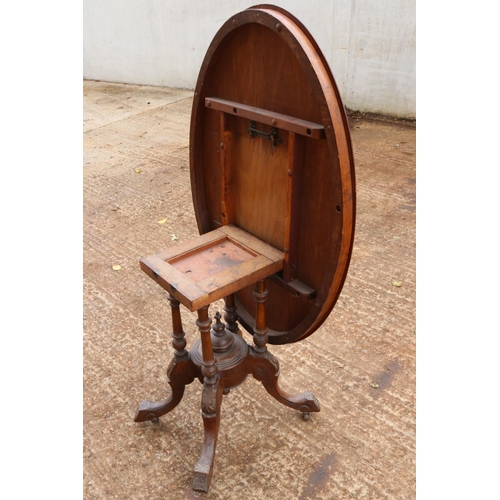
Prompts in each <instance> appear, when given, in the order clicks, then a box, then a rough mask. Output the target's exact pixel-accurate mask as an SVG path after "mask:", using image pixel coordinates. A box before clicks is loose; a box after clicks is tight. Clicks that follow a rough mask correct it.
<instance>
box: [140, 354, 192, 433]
mask: <svg viewBox="0 0 500 500" xmlns="http://www.w3.org/2000/svg"><path fill="white" fill-rule="evenodd" d="M198 371H199V370H198V369H197V368H196V366H195V365H194V363H193V362H192V361H191V359H189V357H186V359H185V360H179V359H177V358H175V357H174V358H173V359H172V361H171V362H170V365H169V367H168V370H167V376H168V379H169V381H168V383H169V385H170V387H171V388H172V392H171V393H170V395H169V397H168V398H167V399H163V400H161V401H156V402H154V401H147V400H144V401H142V402H141V404H140V405H139V408H137V410H136V412H135V417H134V422H147V421H148V420H150V421H152V422H154V423H156V422H158V419H159V418H160V417H161V416H162V415H165V414H166V413H168V412H169V411H172V410H173V409H174V408H175V407H176V406H177V405H178V404H179V403H180V401H181V399H182V396H183V395H184V388H185V386H186V385H188V384H190V383H191V382H192V381H193V380H194V379H195V378H196V377H197V376H198Z"/></svg>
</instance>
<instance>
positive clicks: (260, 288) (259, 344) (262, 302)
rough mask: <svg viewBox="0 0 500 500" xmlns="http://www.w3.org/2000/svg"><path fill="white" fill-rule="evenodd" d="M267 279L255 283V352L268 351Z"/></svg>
mask: <svg viewBox="0 0 500 500" xmlns="http://www.w3.org/2000/svg"><path fill="white" fill-rule="evenodd" d="M267 293H268V292H267V290H266V280H260V281H258V282H257V283H256V285H255V290H254V291H253V296H254V299H255V302H256V310H255V328H254V329H253V341H254V344H255V348H254V350H255V352H257V353H260V354H263V353H265V352H266V351H267V347H266V344H267V340H268V338H269V336H268V334H267V326H266V297H267Z"/></svg>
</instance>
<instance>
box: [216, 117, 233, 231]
mask: <svg viewBox="0 0 500 500" xmlns="http://www.w3.org/2000/svg"><path fill="white" fill-rule="evenodd" d="M219 114H220V140H221V143H220V164H221V193H220V198H221V214H220V220H221V224H222V225H223V226H225V225H226V224H232V223H233V222H234V193H233V189H232V158H231V155H232V152H233V143H234V133H233V131H232V130H231V120H232V118H231V117H230V116H229V115H227V114H226V113H222V112H221V113H219Z"/></svg>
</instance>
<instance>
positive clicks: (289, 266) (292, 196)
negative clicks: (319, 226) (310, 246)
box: [283, 132, 303, 282]
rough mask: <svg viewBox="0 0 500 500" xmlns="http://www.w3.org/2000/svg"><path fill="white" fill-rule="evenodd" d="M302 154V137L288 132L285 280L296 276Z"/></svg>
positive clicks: (290, 279) (287, 280)
mask: <svg viewBox="0 0 500 500" xmlns="http://www.w3.org/2000/svg"><path fill="white" fill-rule="evenodd" d="M302 155H303V138H302V137H300V136H297V134H295V133H294V132H290V133H289V136H288V182H287V204H286V216H285V243H284V263H283V280H284V281H285V282H289V281H292V280H294V279H296V278H297V265H298V257H299V226H300V198H301V196H300V195H301V192H300V191H301V189H300V188H301V186H300V182H299V181H298V180H299V179H300V178H301V169H302V163H303V161H302V160H303V158H302Z"/></svg>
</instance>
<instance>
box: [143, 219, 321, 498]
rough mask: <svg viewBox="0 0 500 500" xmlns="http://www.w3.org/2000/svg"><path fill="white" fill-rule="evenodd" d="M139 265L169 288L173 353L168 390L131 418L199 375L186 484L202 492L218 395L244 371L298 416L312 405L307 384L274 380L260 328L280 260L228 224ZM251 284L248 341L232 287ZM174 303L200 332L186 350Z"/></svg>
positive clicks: (160, 406) (164, 406)
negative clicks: (288, 388) (198, 429)
mask: <svg viewBox="0 0 500 500" xmlns="http://www.w3.org/2000/svg"><path fill="white" fill-rule="evenodd" d="M141 266H142V268H143V270H145V271H146V272H147V273H148V274H149V275H150V276H151V277H153V278H154V279H155V280H156V281H157V282H158V283H160V284H161V285H162V286H163V287H164V288H165V289H166V290H168V292H169V296H168V300H169V302H170V306H171V308H172V323H173V334H172V346H173V348H174V357H173V359H172V361H171V362H170V365H169V367H168V370H167V376H168V380H169V384H170V387H171V389H172V392H171V393H170V396H169V398H168V399H166V400H163V401H157V402H151V401H143V402H142V403H141V404H140V406H139V408H138V409H137V411H136V414H135V421H136V422H144V421H147V420H151V421H153V422H157V421H158V419H159V417H161V416H162V415H165V414H166V413H168V412H169V411H171V410H173V409H174V408H175V407H176V406H177V405H178V404H179V402H180V401H181V399H182V396H183V394H184V388H185V386H186V385H188V384H190V383H191V382H193V380H194V379H198V380H200V381H201V382H202V384H203V390H202V397H201V414H202V418H203V427H204V435H205V437H204V441H203V448H202V451H201V455H200V458H199V460H198V463H197V464H196V465H195V468H194V479H193V489H195V490H199V491H208V488H209V485H210V480H211V477H212V471H213V464H214V457H215V447H216V444H217V435H218V431H219V421H220V405H221V403H222V397H223V395H224V394H227V393H228V392H229V391H230V390H231V389H233V388H234V387H237V386H238V385H240V384H241V383H243V381H244V380H245V379H246V377H247V375H249V374H251V375H253V377H254V378H256V379H257V380H259V381H260V382H262V385H263V386H264V387H265V389H266V390H267V392H268V393H269V394H271V396H273V397H274V398H275V399H277V400H278V401H279V402H280V403H283V404H284V405H287V406H289V407H291V408H293V409H295V410H299V411H301V412H302V413H303V414H304V416H308V415H309V412H313V411H319V409H320V406H319V402H318V401H317V399H316V398H315V397H314V396H313V394H312V393H311V392H309V391H307V392H304V393H301V394H293V395H292V394H287V393H286V392H284V391H282V390H281V389H280V387H279V384H278V379H279V374H280V366H279V362H278V360H277V359H276V358H275V357H274V356H273V355H272V354H271V353H270V352H269V351H268V349H267V341H268V333H267V327H266V307H265V304H266V297H267V294H268V292H267V290H266V285H265V283H266V280H265V278H266V277H267V276H269V275H270V274H272V273H274V272H276V271H278V270H279V269H280V268H281V267H282V266H283V257H282V252H280V251H279V250H276V249H275V248H273V247H271V246H270V245H267V244H266V243H264V242H262V241H260V240H258V239H257V238H255V237H253V236H252V235H250V234H248V233H246V232H245V231H242V230H241V229H238V228H236V227H233V226H225V227H224V228H222V229H221V230H216V231H213V232H212V233H208V234H206V235H203V236H200V237H199V238H196V239H194V240H192V241H190V242H188V243H187V244H185V245H179V246H178V247H176V248H175V251H172V250H169V251H165V252H160V253H158V254H156V255H153V256H150V257H146V258H145V259H143V260H142V261H141ZM250 283H254V284H255V289H254V293H253V295H254V299H255V327H254V329H253V345H249V344H247V342H246V341H245V340H244V339H243V338H242V337H241V336H240V335H239V329H238V325H237V316H238V315H237V308H236V306H235V301H234V295H233V293H234V292H235V291H237V290H239V289H241V288H242V287H244V286H248V285H249V284H250ZM223 297H224V298H225V307H224V310H225V316H224V319H225V320H226V322H227V323H226V324H224V323H223V322H222V321H221V318H222V316H221V314H220V313H219V312H217V313H216V314H215V322H214V323H213V322H212V320H211V319H210V318H209V316H208V308H209V305H210V303H212V302H214V301H216V300H218V299H220V298H223ZM180 303H183V304H184V305H185V306H186V307H187V308H189V309H190V310H191V311H197V313H198V319H197V321H196V325H197V326H198V330H199V332H200V339H199V340H198V341H197V342H195V344H194V345H193V347H192V348H191V351H187V350H186V340H185V338H184V331H183V327H182V321H181V314H180V307H179V306H180Z"/></svg>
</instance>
